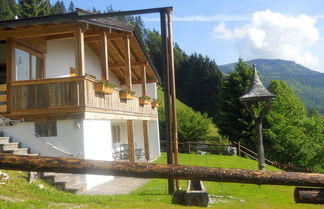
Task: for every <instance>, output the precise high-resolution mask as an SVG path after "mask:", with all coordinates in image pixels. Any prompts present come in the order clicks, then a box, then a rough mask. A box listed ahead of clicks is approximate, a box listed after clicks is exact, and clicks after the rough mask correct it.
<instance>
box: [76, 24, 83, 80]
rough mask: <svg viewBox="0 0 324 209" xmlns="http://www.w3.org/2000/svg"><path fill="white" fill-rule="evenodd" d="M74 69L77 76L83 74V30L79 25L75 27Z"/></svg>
mask: <svg viewBox="0 0 324 209" xmlns="http://www.w3.org/2000/svg"><path fill="white" fill-rule="evenodd" d="M74 37H75V69H76V70H77V72H78V75H79V76H85V66H84V31H83V29H82V27H81V26H76V28H75V33H74Z"/></svg>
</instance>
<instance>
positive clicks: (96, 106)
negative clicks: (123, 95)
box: [3, 76, 157, 120]
mask: <svg viewBox="0 0 324 209" xmlns="http://www.w3.org/2000/svg"><path fill="white" fill-rule="evenodd" d="M95 83H96V81H95V80H94V79H92V78H91V77H87V76H81V77H69V78H53V79H40V80H28V81H12V82H10V83H9V84H8V87H7V88H8V92H7V94H8V99H9V100H8V102H7V113H6V114H3V115H6V116H8V117H11V118H22V117H23V118H25V119H27V120H34V119H36V118H37V119H48V118H50V119H52V118H57V119H60V118H62V119H74V118H85V117H87V115H88V116H89V115H91V117H92V118H94V117H97V118H111V119H119V118H120V119H129V118H131V117H133V118H134V117H141V118H143V119H156V118H157V108H154V109H153V108H152V107H151V105H150V104H148V105H140V104H139V98H138V97H136V96H134V98H133V99H132V100H127V101H126V100H122V99H120V97H119V90H118V89H115V90H114V91H113V93H112V94H101V93H97V92H95V87H94V85H95Z"/></svg>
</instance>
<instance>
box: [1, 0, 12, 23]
mask: <svg viewBox="0 0 324 209" xmlns="http://www.w3.org/2000/svg"><path fill="white" fill-rule="evenodd" d="M13 18H14V13H13V12H12V10H11V9H10V6H9V4H8V2H7V0H0V20H10V19H13Z"/></svg>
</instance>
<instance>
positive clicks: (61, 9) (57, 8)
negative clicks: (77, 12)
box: [52, 1, 66, 15]
mask: <svg viewBox="0 0 324 209" xmlns="http://www.w3.org/2000/svg"><path fill="white" fill-rule="evenodd" d="M64 13H66V8H65V5H64V2H63V1H57V2H56V3H55V4H54V6H53V7H52V14H55V15H57V14H64Z"/></svg>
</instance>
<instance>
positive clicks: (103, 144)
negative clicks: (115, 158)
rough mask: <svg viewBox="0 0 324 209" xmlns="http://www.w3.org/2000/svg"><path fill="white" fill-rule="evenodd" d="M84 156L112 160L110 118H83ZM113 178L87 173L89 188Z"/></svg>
mask: <svg viewBox="0 0 324 209" xmlns="http://www.w3.org/2000/svg"><path fill="white" fill-rule="evenodd" d="M83 133H84V158H85V159H90V160H106V161H108V160H109V161H110V160H112V136H111V122H110V121H109V120H83ZM111 179H113V177H112V176H102V175H89V174H87V175H86V182H87V189H90V188H92V187H94V186H96V185H98V184H101V183H104V182H106V181H109V180H111Z"/></svg>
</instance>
